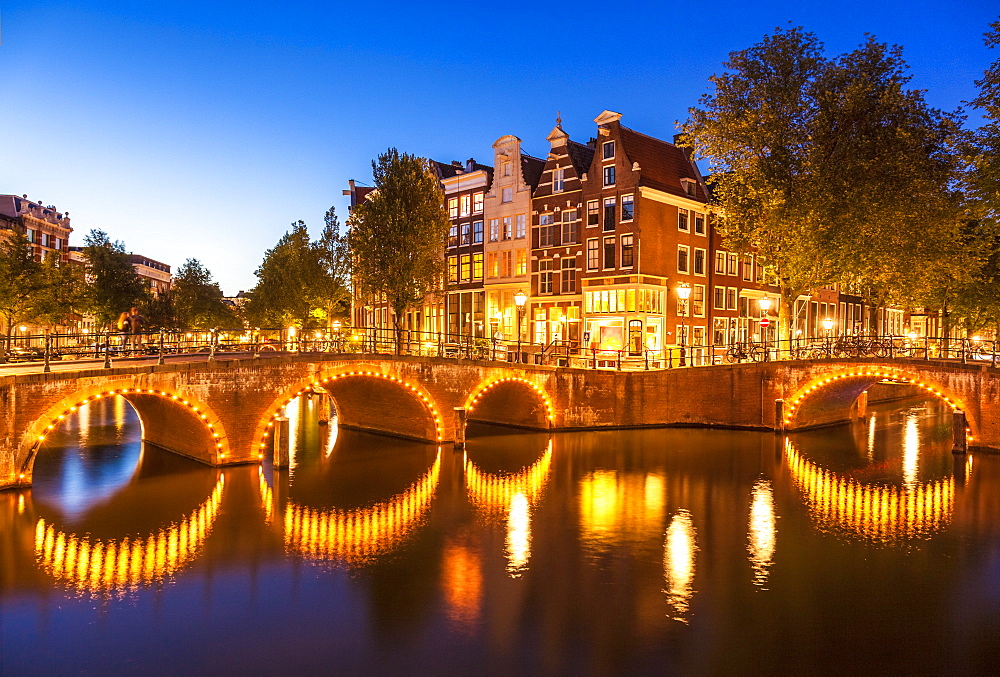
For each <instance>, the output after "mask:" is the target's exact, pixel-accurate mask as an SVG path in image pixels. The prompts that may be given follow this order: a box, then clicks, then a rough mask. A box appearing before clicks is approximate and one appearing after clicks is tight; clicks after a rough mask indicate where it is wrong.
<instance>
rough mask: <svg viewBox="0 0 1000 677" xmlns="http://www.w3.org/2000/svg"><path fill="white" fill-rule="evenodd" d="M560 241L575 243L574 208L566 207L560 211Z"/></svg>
mask: <svg viewBox="0 0 1000 677" xmlns="http://www.w3.org/2000/svg"><path fill="white" fill-rule="evenodd" d="M562 243H563V244H576V210H575V209H567V210H566V211H564V212H563V213H562Z"/></svg>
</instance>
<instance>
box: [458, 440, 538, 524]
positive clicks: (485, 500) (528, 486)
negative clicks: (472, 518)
mask: <svg viewBox="0 0 1000 677" xmlns="http://www.w3.org/2000/svg"><path fill="white" fill-rule="evenodd" d="M464 461H465V463H464V465H465V490H466V492H467V493H468V495H469V498H470V499H471V500H472V503H473V505H475V506H476V507H477V508H478V509H479V510H481V511H482V512H483V513H485V514H486V515H488V516H491V517H501V518H502V517H505V516H506V514H507V511H508V510H509V509H510V505H511V502H512V501H513V500H514V497H515V496H517V495H518V494H521V495H523V496H524V497H525V498H527V499H528V503H529V504H535V503H536V502H537V501H538V499H539V498H540V497H541V495H542V492H543V491H544V489H545V485H546V483H547V482H548V478H549V473H550V472H551V470H552V441H551V440H550V441H549V444H548V446H547V447H546V448H545V453H544V454H542V457H541V458H539V459H538V460H537V461H535V462H534V463H532V464H531V465H529V466H528V467H526V468H522V469H521V470H519V471H518V472H516V473H503V474H499V473H489V472H483V471H482V470H480V469H479V467H478V466H476V464H475V463H473V462H472V459H470V458H469V455H468V453H466V455H465V459H464Z"/></svg>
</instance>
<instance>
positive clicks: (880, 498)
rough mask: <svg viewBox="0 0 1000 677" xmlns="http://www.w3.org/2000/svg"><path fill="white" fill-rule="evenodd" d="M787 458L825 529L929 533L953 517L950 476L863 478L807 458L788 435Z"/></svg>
mask: <svg viewBox="0 0 1000 677" xmlns="http://www.w3.org/2000/svg"><path fill="white" fill-rule="evenodd" d="M785 458H786V461H787V463H788V469H789V471H790V473H791V476H792V480H793V481H794V482H795V484H796V485H797V486H798V487H799V489H800V490H801V491H802V493H803V496H804V498H805V501H806V506H807V508H808V510H809V514H810V516H811V517H812V518H813V520H814V521H815V522H816V524H817V526H818V527H819V528H820V529H822V530H829V531H836V532H841V533H847V534H850V535H853V536H856V537H860V538H863V539H866V540H871V541H874V542H890V541H899V540H904V539H909V538H922V537H925V536H927V535H928V534H930V533H932V532H934V531H937V530H939V529H941V528H943V527H944V526H946V525H947V524H948V522H949V521H950V520H951V516H952V512H953V511H954V506H955V481H954V479H952V478H950V477H949V478H945V479H941V480H937V481H931V482H920V483H917V482H914V483H912V484H911V483H909V482H907V483H906V484H905V485H904V487H902V488H900V487H895V486H891V485H873V484H862V483H860V482H858V481H856V480H854V479H853V478H850V479H848V478H844V477H841V476H839V475H837V473H835V472H833V471H830V470H825V469H823V468H820V467H819V466H817V465H816V464H814V463H812V462H811V461H809V460H806V459H805V458H803V457H802V456H801V455H800V454H799V452H798V451H797V450H796V448H795V445H794V444H792V441H791V440H789V439H787V438H786V440H785Z"/></svg>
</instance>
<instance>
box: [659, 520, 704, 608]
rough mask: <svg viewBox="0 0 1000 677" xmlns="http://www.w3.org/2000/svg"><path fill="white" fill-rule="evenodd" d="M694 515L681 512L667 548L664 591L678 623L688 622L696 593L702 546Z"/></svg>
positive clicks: (671, 528)
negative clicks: (695, 586)
mask: <svg viewBox="0 0 1000 677" xmlns="http://www.w3.org/2000/svg"><path fill="white" fill-rule="evenodd" d="M695 538H696V534H695V528H694V523H693V522H692V521H691V513H689V512H688V511H686V510H681V511H679V512H678V513H677V514H676V515H674V516H673V518H672V519H671V520H670V526H669V527H667V539H666V542H665V543H664V545H663V580H664V583H665V584H666V587H665V588H664V590H663V592H665V593H666V595H667V604H668V605H670V612H669V613H668V615H669V616H670V617H671V618H673V619H674V620H676V621H681V622H682V623H687V614H688V611H690V608H691V596H692V595H693V594H694V588H693V582H694V565H695V554H696V553H697V551H698V546H697V544H696V542H695Z"/></svg>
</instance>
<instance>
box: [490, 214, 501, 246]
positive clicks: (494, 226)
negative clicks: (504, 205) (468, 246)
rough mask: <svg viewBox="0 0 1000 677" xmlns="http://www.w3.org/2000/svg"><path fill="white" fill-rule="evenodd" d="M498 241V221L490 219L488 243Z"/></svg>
mask: <svg viewBox="0 0 1000 677" xmlns="http://www.w3.org/2000/svg"><path fill="white" fill-rule="evenodd" d="M499 240H500V219H490V242H499Z"/></svg>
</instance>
